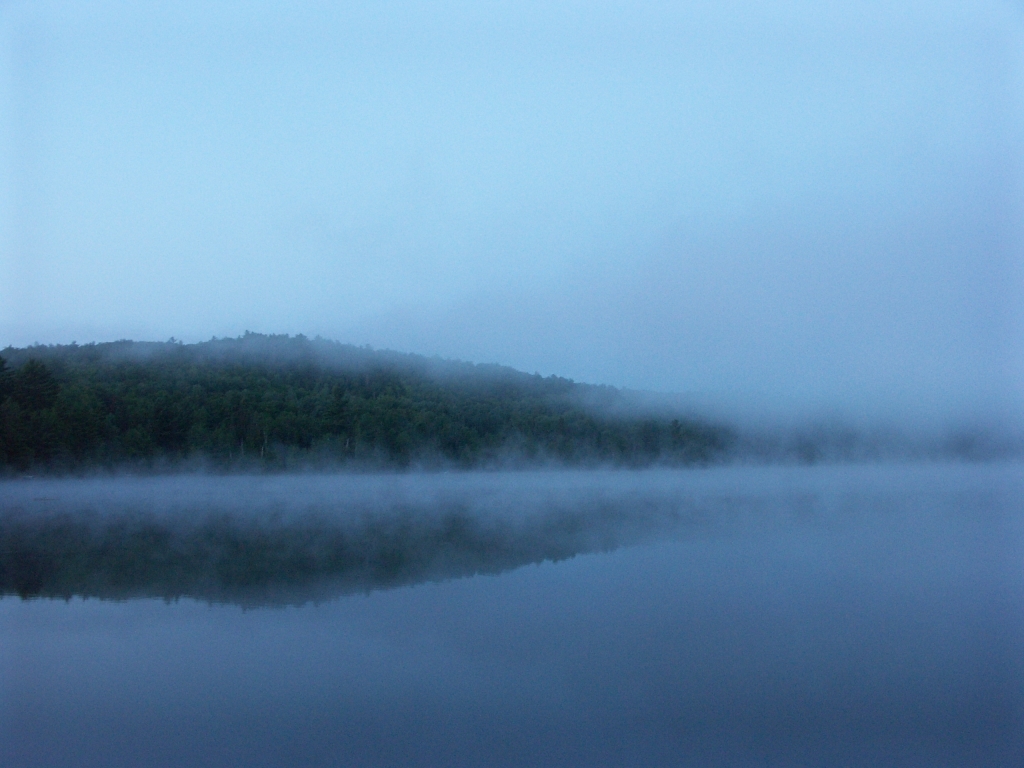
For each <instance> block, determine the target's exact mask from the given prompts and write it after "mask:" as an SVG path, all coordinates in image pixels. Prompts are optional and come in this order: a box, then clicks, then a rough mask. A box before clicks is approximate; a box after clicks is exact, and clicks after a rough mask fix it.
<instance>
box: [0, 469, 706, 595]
mask: <svg viewBox="0 0 1024 768" xmlns="http://www.w3.org/2000/svg"><path fill="white" fill-rule="evenodd" d="M594 479H595V478H594V477H590V478H584V477H582V476H575V477H572V476H561V477H560V476H557V475H555V474H554V473H527V474H525V475H517V476H515V478H512V477H511V476H509V475H501V474H496V473H484V474H478V475H465V474H464V475H456V476H447V477H444V476H439V475H435V476H427V477H424V476H416V475H404V476H399V475H390V476H379V475H378V476H361V477H360V476H351V475H349V476H339V475H335V476H323V475H321V476H309V475H306V476H279V477H263V478H254V477H237V476H236V477H220V478H210V477H201V476H191V477H186V476H177V477H160V478H152V477H151V478H135V479H133V478H120V479H110V480H69V481H27V482H14V483H7V484H5V485H6V487H5V488H4V493H3V501H2V502H0V594H7V595H11V594H15V595H19V596H21V597H23V598H31V597H50V598H70V597H72V596H83V597H99V598H108V599H126V598H133V597H161V598H165V599H175V598H178V597H192V598H198V599H202V600H208V601H211V602H234V603H239V604H242V605H258V604H275V603H279V604H287V603H302V602H306V601H309V600H323V599H328V598H330V597H333V596H336V595H340V594H345V593H350V592H358V591H368V590H372V589H378V588H387V587H395V586H399V585H403V584H412V583H416V582H421V581H425V580H431V579H446V578H452V577H458V576H466V575H471V574H476V573H497V572H500V571H504V570H507V569H510V568H515V567H518V566H521V565H524V564H527V563H536V562H541V561H544V560H559V559H563V558H567V557H572V556H573V555H576V554H579V553H582V552H591V551H596V550H608V549H612V548H615V547H618V546H621V545H623V544H627V543H631V542H636V541H639V540H642V539H643V538H644V537H646V536H649V535H651V534H652V533H653V532H655V531H658V530H663V529H665V528H666V527H670V526H672V525H676V524H679V523H680V522H683V521H684V520H690V521H691V522H692V521H695V520H696V517H695V514H696V513H695V510H693V509H690V508H688V507H687V505H686V504H685V503H684V500H683V499H681V498H680V497H679V496H678V493H672V492H670V490H671V489H670V488H669V487H667V486H666V484H665V478H662V480H661V482H655V483H654V485H653V486H652V487H649V488H645V489H641V488H639V487H638V485H637V482H636V478H634V479H633V480H631V481H630V480H623V479H622V478H619V479H618V480H617V481H616V480H614V479H611V480H610V479H609V478H608V477H607V476H605V477H603V479H599V480H598V482H596V483H595V482H593V480H594Z"/></svg>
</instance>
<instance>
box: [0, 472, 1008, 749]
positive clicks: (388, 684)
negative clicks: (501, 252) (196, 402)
mask: <svg viewBox="0 0 1024 768" xmlns="http://www.w3.org/2000/svg"><path fill="white" fill-rule="evenodd" d="M1022 499H1024V471H1022V468H1021V466H1020V465H1019V464H1016V463H1003V464H999V463H991V464H955V463H939V464H916V465H906V464H889V465H877V464H876V465H861V466H815V467H718V468H711V469H699V470H698V469H692V470H648V471H642V472H633V471H619V472H602V471H576V472H556V471H538V472H523V473H451V474H434V475H427V476H420V475H413V474H405V475H397V474H396V475H365V476H354V477H353V476H330V475H328V476H316V475H306V476H284V477H267V476H262V477H206V478H202V477H158V478H120V479H116V480H111V479H85V480H45V481H40V480H20V481H11V482H6V483H3V484H2V485H0V500H2V502H0V503H2V522H0V529H2V532H3V536H4V539H3V541H4V547H6V549H4V550H3V563H4V565H5V567H8V565H9V562H10V561H9V560H8V557H9V553H10V551H11V550H10V546H11V542H12V541H13V540H15V539H17V537H18V536H21V538H20V539H18V540H19V541H20V542H21V545H20V546H23V547H24V546H25V545H26V542H30V541H33V539H32V535H36V536H37V537H39V538H37V539H35V540H34V541H35V542H36V546H37V549H36V550H35V552H36V554H40V553H42V552H43V551H44V545H45V542H46V541H47V539H46V536H45V535H44V534H43V531H44V529H45V527H46V525H52V524H53V522H54V521H56V520H63V521H65V522H67V521H86V522H87V524H88V531H89V536H85V537H80V541H82V542H84V544H83V545H82V546H83V547H84V548H85V550H86V554H88V552H92V554H95V553H96V547H97V542H102V541H104V540H106V541H119V542H120V543H124V542H125V541H131V540H133V538H132V537H133V536H134V534H133V531H136V532H137V531H139V530H141V528H134V529H133V528H132V526H133V525H137V523H136V522H132V521H145V522H146V524H147V525H149V526H150V528H149V530H150V531H154V530H163V531H166V532H167V536H168V538H169V539H170V540H171V541H178V542H182V541H188V540H189V539H188V537H189V536H190V535H193V534H196V532H203V531H207V532H208V531H209V530H211V529H208V528H206V527H204V526H208V525H209V521H210V520H213V521H218V522H217V524H218V525H221V526H222V527H221V528H219V529H217V530H219V531H220V532H221V534H224V532H225V531H228V532H231V535H230V536H226V535H225V536H223V537H222V538H221V539H220V542H221V545H222V548H221V549H220V550H216V551H210V552H208V553H207V556H208V558H209V559H208V560H206V561H205V562H206V564H207V565H209V564H210V563H213V565H214V566H215V567H213V568H212V570H208V571H202V570H200V573H201V574H202V577H201V578H198V579H196V581H195V582H194V583H193V586H192V587H189V588H187V589H179V590H178V591H177V592H174V590H167V589H166V586H167V584H168V583H170V582H168V581H164V582H160V581H159V580H156V581H154V580H153V579H152V578H151V577H152V576H153V574H154V573H155V572H157V571H159V568H157V569H156V571H153V570H149V571H147V570H146V569H144V568H143V569H141V570H136V571H134V572H133V571H131V570H130V569H128V570H127V571H125V570H122V571H118V570H117V569H116V568H113V569H111V570H108V571H107V572H106V573H101V574H100V575H101V576H102V578H101V579H99V580H96V579H94V580H92V581H90V580H89V579H85V580H83V581H81V582H78V583H76V582H74V581H73V580H70V579H65V580H64V581H63V582H62V588H63V589H65V590H66V592H65V594H64V595H62V596H64V597H66V596H67V595H68V594H70V600H64V599H60V600H51V599H28V600H25V599H22V598H20V597H18V596H16V595H12V594H10V592H11V589H10V587H9V586H5V587H4V590H5V591H6V592H8V595H9V596H8V597H5V598H3V599H0V628H2V632H3V636H4V637H5V642H4V643H3V646H2V648H0V678H2V679H3V682H4V685H3V686H2V688H0V760H2V761H3V763H4V764H5V765H12V766H29V765H41V764H69V763H74V764H76V765H100V764H110V763H111V762H115V763H117V762H120V763H124V762H131V763H133V764H140V765H185V764H189V765H211V766H227V765H268V766H269V765H325V764H337V763H339V762H341V763H344V764H348V765H368V766H369V765H393V764H403V765H438V764H445V765H481V766H482V765H524V764H531V765H602V764H616V765H618V764H638V765H702V766H704V765H711V766H745V765H768V766H775V765H778V766H791V765H838V766H869V765H870V766H963V765H1010V764H1013V762H1014V760H1015V759H1016V756H1018V755H1019V754H1021V750H1022V749H1024V729H1022V723H1024V717H1022V715H1024V660H1022V657H1021V655H1020V653H1019V649H1020V647H1022V646H1024V612H1022V611H1021V609H1020V606H1021V605H1022V604H1024V572H1022V570H1021V567H1020V564H1021V562H1022V559H1024V504H1022V501H1021V500H1022ZM453 520H458V521H460V522H459V524H458V525H457V526H455V527H454V528H453V526H452V521H453ZM47 521H48V522H47ZM375 524H376V525H377V527H374V525H375ZM19 526H21V527H20V528H19ZM33 526H34V527H33ZM18 530H20V531H21V533H18V534H17V535H13V534H14V532H15V531H18ZM51 530H52V529H51ZM456 530H457V535H456V534H455V533H453V531H456ZM371 532H372V535H371ZM338 535H341V539H342V540H343V541H344V545H345V548H344V551H345V552H346V553H348V554H349V555H352V556H353V557H354V559H353V560H351V561H345V562H348V563H349V566H347V567H348V568H349V569H348V570H342V571H337V572H333V573H326V574H325V573H324V572H323V570H320V571H318V570H317V568H316V567H313V568H309V567H308V566H309V563H310V562H314V563H315V562H318V561H316V559H315V558H313V559H312V560H305V561H303V560H302V558H298V559H297V560H295V561H294V562H293V563H292V565H293V566H294V565H295V563H298V564H300V566H301V564H302V563H305V564H306V566H307V569H306V570H305V571H304V570H302V567H299V568H298V570H295V569H293V570H291V571H287V570H285V571H274V570H273V569H272V568H271V569H269V570H267V569H264V570H262V571H261V570H260V568H261V567H263V566H266V564H267V561H263V566H260V561H259V558H258V557H256V558H255V559H254V558H253V552H252V551H247V547H249V546H250V545H254V544H257V543H258V542H266V541H270V540H273V539H274V537H275V536H278V537H283V538H285V539H288V540H290V541H292V542H298V545H297V549H295V550H293V551H297V552H299V553H305V554H306V555H310V554H311V553H315V552H321V553H323V551H324V550H323V542H324V541H327V542H334V543H335V544H337V542H338V541H339V539H338V538H332V536H333V537H336V536H338ZM118 536H120V537H121V538H120V539H118V538H117V537H118ZM90 537H91V538H90ZM375 537H376V538H375ZM159 538H160V537H159V536H157V537H155V539H152V538H151V540H159ZM51 541H52V539H51ZM136 543H137V539H136ZM239 545H242V546H239ZM90 548H91V549H90ZM100 548H101V547H100ZM153 551H156V550H153ZM175 551H177V550H175V548H174V547H169V548H167V549H166V550H163V552H164V554H165V555H166V553H167V552H171V553H173V552H175ZM186 551H187V550H186ZM151 553H152V552H151ZM382 553H389V554H388V556H389V557H395V555H396V554H400V555H401V556H400V557H398V558H397V559H392V560H390V561H388V560H387V558H382V557H381V555H382ZM79 554H81V551H80V552H79ZM356 555H358V556H356ZM161 557H163V555H161ZM375 558H377V559H376V560H375ZM172 559H173V558H172ZM155 560H157V561H159V558H155ZM329 561H330V558H326V559H324V560H322V561H319V562H321V563H323V562H329ZM231 562H234V564H235V565H236V566H245V567H236V568H235V569H234V570H233V571H232V570H231V569H229V568H225V566H226V565H227V564H228V563H231ZM351 563H356V565H354V566H352V565H351ZM387 563H390V566H394V565H395V564H398V566H399V567H398V568H397V570H389V567H390V566H388V567H383V568H382V567H381V565H382V564H387ZM136 564H138V562H136ZM163 564H164V565H165V566H166V565H167V564H168V561H167V560H166V559H165V560H164V561H163ZM149 565H150V566H154V562H150V563H149ZM216 566H220V567H221V570H219V571H218V569H217V567H216ZM246 567H248V568H250V570H249V571H246V570H245V568H246ZM403 568H404V570H403ZM96 573H98V572H94V574H93V575H94V576H95V575H96ZM211 573H213V574H214V575H216V574H218V573H219V574H221V575H222V576H223V575H224V574H232V573H233V574H234V575H235V576H236V577H237V576H239V574H242V575H245V574H246V573H248V574H249V575H250V576H251V575H253V574H255V575H256V576H258V577H259V578H258V579H257V581H256V582H255V583H242V582H240V581H237V580H236V581H234V582H232V581H231V580H230V579H228V580H222V581H220V582H217V581H216V580H215V579H214V580H210V579H209V578H208V576H209V574H211ZM473 574H476V575H473ZM165 575H166V572H165ZM65 576H67V574H65ZM325 576H326V578H325ZM115 577H116V578H115ZM133 577H134V578H135V581H132V579H133ZM5 578H6V577H5ZM260 579H262V580H260ZM275 579H277V581H275ZM196 585H198V586H196ZM48 589H50V587H46V588H45V589H40V590H39V592H38V595H39V596H41V597H45V596H46V595H48V594H52V591H51V592H47V590H48ZM119 590H120V591H119ZM172 593H174V594H175V595H180V597H179V598H178V599H176V600H174V601H172V602H170V603H167V602H165V601H164V600H163V599H145V598H146V597H152V598H165V597H167V596H169V595H171V594H172ZM82 596H93V597H96V596H99V597H114V598H116V599H114V600H106V599H101V600H95V599H84V600H83V599H82ZM129 596H135V597H139V598H143V599H129V600H124V598H125V597H129ZM193 598H195V599H193ZM225 602H226V603H229V604H227V605H225V604H222V603H225ZM230 603H234V604H233V605H232V604H230ZM259 606H264V607H262V608H260V607H259ZM253 608H256V610H250V609H253ZM243 609H244V610H243ZM55 724H59V725H55Z"/></svg>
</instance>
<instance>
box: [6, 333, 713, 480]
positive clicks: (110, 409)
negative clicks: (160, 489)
mask: <svg viewBox="0 0 1024 768" xmlns="http://www.w3.org/2000/svg"><path fill="white" fill-rule="evenodd" d="M0 355H2V358H3V360H4V362H3V363H0V468H2V469H3V470H5V471H7V472H24V471H44V470H49V471H76V470H81V469H87V468H90V467H109V468H113V467H117V466H121V465H125V464H128V465H132V466H136V467H149V468H152V467H175V466H181V465H187V464H188V463H190V462H192V463H196V462H198V463H203V464H206V465H212V466H213V467H220V468H267V469H275V468H278V469H284V468H288V467H295V466H303V465H322V466H330V465H347V466H351V467H408V466H427V467H431V466H433V467H442V466H458V467H473V466H497V465H502V466H506V465H510V464H511V465H520V464H527V465H528V464H537V463H542V462H549V461H553V462H557V463H561V464H574V465H579V464H584V465H586V464H612V465H625V466H644V465H651V464H685V463H691V462H704V461H708V460H711V459H714V458H715V457H716V456H718V455H720V454H721V453H722V452H723V450H724V449H725V447H726V444H727V442H728V440H729V433H728V432H727V431H726V430H725V429H723V428H720V427H716V426H712V425H710V424H705V423H700V422H696V421H693V420H690V419H682V418H669V417H667V416H664V415H658V416H655V415H650V414H648V415H642V414H640V413H639V412H636V411H630V410H629V409H628V407H626V406H627V405H628V398H627V397H626V395H625V394H624V393H622V392H621V391H619V390H616V389H614V388H612V387H603V386H592V385H584V384H577V383H575V382H573V381H571V380H569V379H564V378H559V377H556V376H549V377H541V376H540V375H536V374H534V375H530V374H526V373H522V372H520V371H516V370H514V369H511V368H506V367H502V366H496V365H473V364H471V363H463V362H456V361H446V360H440V359H436V358H426V357H421V356H417V355H406V354H400V353H396V352H390V351H376V350H372V349H370V348H363V347H355V346H351V345H345V344H340V343H337V342H332V341H327V340H323V339H319V338H318V339H307V338H305V337H303V336H296V337H288V336H263V335H259V334H252V333H247V334H246V335H245V336H242V337H240V338H237V339H213V340H211V341H208V342H202V343H198V344H182V343H180V342H174V341H173V340H172V341H169V342H166V343H153V342H133V341H118V342H111V343H103V344H86V345H77V344H72V345H54V346H38V345H37V346H32V347H28V348H12V347H8V348H7V349H4V350H3V351H2V353H0Z"/></svg>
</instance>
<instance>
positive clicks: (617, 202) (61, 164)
mask: <svg viewBox="0 0 1024 768" xmlns="http://www.w3.org/2000/svg"><path fill="white" fill-rule="evenodd" d="M246 330H251V331H255V332H262V333H291V334H296V333H303V334H306V335H307V336H316V335H321V336H324V337H327V338H331V339H337V340H340V341H344V342H349V343H354V344H359V345H363V344H370V345H373V346H374V347H381V348H390V349H397V350H400V351H406V352H416V353H422V354H427V355H440V356H443V357H451V358H458V359H464V360H472V361H475V362H497V363H502V364H505V365H511V366H514V367H516V368H519V369H523V370H526V371H529V372H534V371H539V372H541V373H543V374H558V375H562V376H567V377H571V378H574V379H576V380H578V381H586V382H593V383H605V384H612V385H615V386H624V387H630V388H636V389H648V390H655V391H661V392H677V393H682V394H683V395H684V396H686V397H688V398H690V399H691V400H692V402H694V403H695V404H700V405H704V406H707V407H710V408H724V409H727V410H728V409H733V410H736V409H740V410H745V411H746V412H748V413H765V414H776V415H778V414H811V413H839V414H845V415H847V416H850V417H857V418H861V417H863V418H878V419H886V418H901V419H906V418H911V419H918V420H934V419H936V418H938V419H957V418H974V417H984V418H988V419H1000V420H1005V419H1011V420H1016V421H1017V422H1018V423H1021V424H1024V6H1022V5H1021V4H1020V3H1014V2H989V1H987V0H979V1H978V2H972V3H962V2H942V1H941V0H939V1H938V2H937V1H935V0H931V1H930V2H923V1H922V2H917V1H916V0H914V1H912V2H902V3H891V2H875V1H874V0H862V1H858V2H824V1H822V0H818V1H817V2H786V1H785V0H780V1H778V2H753V1H752V0H746V1H744V0H717V1H716V2H692V3H687V2H682V1H677V2H665V3H658V2H651V3H624V2H601V1H600V0H596V1H592V2H557V1H551V2H543V3H531V2H525V1H523V0H517V1H516V2H486V1H483V0H473V1H472V2H465V3H459V2H448V3H444V2H435V3H425V2H422V3H421V2H374V3H352V4H347V3H338V2H330V3H317V2H304V3H284V2H238V3H229V2H217V1H216V0H204V1H203V2H177V3H147V2H140V1H139V0H133V1H132V2H123V3H122V2H110V1H109V0H90V1H89V2H46V1H45V0H32V1H31V2H5V3H3V4H0V347H2V346H6V345H15V346H23V345H26V344H31V343H35V342H39V343H68V342H71V341H77V342H79V343H86V342H90V341H107V340H114V339H119V338H134V339H147V340H165V339H167V338H169V337H172V336H173V337H176V338H178V339H182V340H184V341H188V342H191V341H200V340H206V339H209V338H211V337H213V336H218V337H223V336H237V335H239V334H241V333H243V332H244V331H246Z"/></svg>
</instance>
